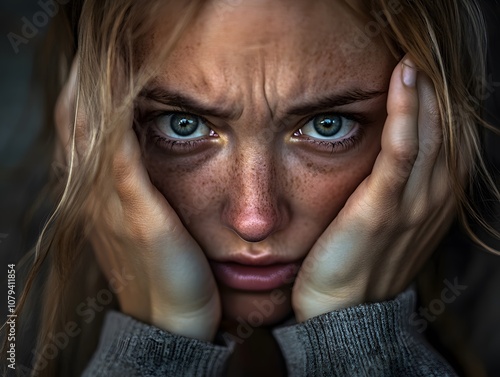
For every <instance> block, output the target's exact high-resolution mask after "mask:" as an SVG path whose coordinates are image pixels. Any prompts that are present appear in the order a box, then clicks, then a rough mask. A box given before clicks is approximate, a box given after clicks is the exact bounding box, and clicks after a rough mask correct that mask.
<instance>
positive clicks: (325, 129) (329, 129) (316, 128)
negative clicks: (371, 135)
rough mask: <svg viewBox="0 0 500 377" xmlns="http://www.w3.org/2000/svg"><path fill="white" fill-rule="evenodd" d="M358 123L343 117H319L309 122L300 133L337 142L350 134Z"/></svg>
mask: <svg viewBox="0 0 500 377" xmlns="http://www.w3.org/2000/svg"><path fill="white" fill-rule="evenodd" d="M356 123H357V122H356V121H354V120H351V119H347V118H346V117H343V116H341V115H336V114H323V115H317V116H315V117H314V118H312V119H311V120H310V121H309V122H307V123H306V124H305V125H304V126H303V127H302V128H301V129H300V130H299V133H300V134H304V135H307V136H310V137H312V138H315V139H320V140H337V139H342V138H343V137H344V136H346V135H347V134H349V133H350V132H351V131H352V130H353V129H354V127H355V126H356Z"/></svg>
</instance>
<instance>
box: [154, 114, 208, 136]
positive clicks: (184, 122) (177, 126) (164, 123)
mask: <svg viewBox="0 0 500 377" xmlns="http://www.w3.org/2000/svg"><path fill="white" fill-rule="evenodd" d="M153 124H154V125H155V126H156V128H157V130H158V131H159V132H161V133H162V134H163V135H165V136H167V137H168V138H170V139H175V140H191V139H198V138H202V137H205V136H209V135H210V128H209V127H208V126H207V125H206V124H205V122H204V120H203V119H202V118H201V117H199V116H196V115H192V114H189V113H176V112H172V113H164V114H162V115H159V116H158V117H156V118H155V119H154V120H153Z"/></svg>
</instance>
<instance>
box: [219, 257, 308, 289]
mask: <svg viewBox="0 0 500 377" xmlns="http://www.w3.org/2000/svg"><path fill="white" fill-rule="evenodd" d="M210 265H211V266H212V271H213V273H214V275H215V278H216V279H217V280H218V281H219V282H221V283H223V284H224V285H226V286H228V287H230V288H234V289H240V290H245V291H268V290H271V289H275V288H279V287H282V286H283V285H287V284H290V283H292V282H293V279H294V277H295V275H296V274H297V271H298V270H299V267H300V263H286V264H272V265H268V266H249V265H245V264H239V263H232V262H227V263H220V262H211V263H210Z"/></svg>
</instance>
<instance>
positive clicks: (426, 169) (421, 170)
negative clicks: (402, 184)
mask: <svg viewBox="0 0 500 377" xmlns="http://www.w3.org/2000/svg"><path fill="white" fill-rule="evenodd" d="M418 98H419V103H420V107H419V114H418V139H419V151H418V156H417V159H416V161H415V164H414V166H413V171H412V174H411V176H410V178H409V181H408V185H407V186H410V187H418V186H421V185H422V184H428V183H429V182H430V181H431V178H432V173H433V170H434V168H435V166H436V164H438V163H439V162H438V158H441V159H442V158H443V154H442V153H440V151H441V147H442V142H443V132H442V129H441V117H440V113H439V108H438V102H437V96H436V92H435V89H434V85H433V84H432V82H431V80H430V78H429V77H428V76H427V75H425V74H422V73H421V74H420V75H419V78H418Z"/></svg>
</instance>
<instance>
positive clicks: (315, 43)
mask: <svg viewBox="0 0 500 377" xmlns="http://www.w3.org/2000/svg"><path fill="white" fill-rule="evenodd" d="M68 14H72V16H73V18H70V17H68V16H67V15H68ZM64 15H66V21H67V22H68V23H69V25H71V27H70V29H71V30H72V31H73V32H74V38H75V41H76V42H75V45H74V46H72V48H71V47H67V48H66V50H63V49H61V50H62V51H61V52H59V55H57V56H63V57H64V58H65V59H66V61H67V64H66V65H64V64H62V66H61V67H60V69H59V72H60V73H62V74H64V72H65V70H64V67H66V68H67V71H66V72H69V74H68V75H67V76H68V80H67V82H66V84H65V86H64V89H63V90H62V92H61V94H60V95H59V99H58V102H57V106H56V107H55V109H56V112H55V114H56V122H55V123H56V130H57V136H58V138H57V140H58V142H57V147H56V160H57V161H58V162H59V163H60V164H63V165H64V166H67V169H66V170H65V171H63V175H62V178H63V179H60V181H59V182H61V183H62V186H63V188H62V190H61V191H59V192H60V193H61V197H60V200H59V202H58V205H57V207H56V209H55V211H54V213H53V215H52V217H51V219H50V221H49V223H48V225H47V226H46V227H45V229H44V232H43V233H42V235H41V237H40V243H39V244H38V247H37V251H38V253H37V262H36V264H35V268H34V271H33V275H32V277H34V276H35V275H36V273H37V270H39V269H40V266H41V265H42V262H43V260H44V259H45V256H47V255H50V263H51V266H52V270H51V274H50V279H49V281H47V298H46V300H47V301H46V303H45V307H46V308H47V310H46V312H45V314H44V315H45V316H44V321H43V324H44V325H43V327H42V331H41V333H40V344H39V346H38V349H37V351H36V363H35V365H34V370H35V371H36V372H38V373H39V375H74V374H75V373H80V372H81V371H84V372H83V375H85V376H98V375H105V376H108V375H109V376H114V375H119V374H121V375H130V376H132V375H134V376H135V375H137V376H139V375H148V376H149V375H164V374H167V375H176V376H178V375H221V374H223V373H227V374H228V375H238V376H242V375H245V374H244V373H245V371H251V372H248V373H249V375H262V374H263V373H264V372H263V371H266V372H267V373H268V374H269V375H279V373H285V370H286V371H287V372H288V375H297V376H302V375H363V376H364V375H380V376H382V375H384V376H388V375H425V376H430V375H436V376H438V375H439V376H441V375H454V374H455V372H454V371H453V368H452V367H451V366H450V365H449V364H448V363H447V362H446V361H444V359H443V358H442V357H440V356H439V355H438V354H437V353H436V352H435V351H434V350H433V349H432V348H431V347H430V346H429V345H428V344H427V343H426V342H425V340H423V338H421V337H420V336H419V334H418V331H417V329H416V326H415V324H412V322H411V320H410V318H413V317H411V314H412V311H413V310H414V305H415V291H414V287H412V285H411V283H412V281H413V280H414V278H415V277H416V275H417V274H418V272H419V271H420V269H421V267H422V265H423V264H424V262H425V261H426V260H428V258H429V256H430V255H431V254H432V252H433V251H434V250H435V249H436V247H437V245H438V243H439V241H440V240H441V239H442V238H443V236H444V235H445V234H446V232H447V230H448V228H449V227H450V224H451V223H452V221H453V220H454V219H455V218H457V217H459V218H460V219H462V220H463V223H464V225H465V229H466V230H469V228H468V227H467V223H466V222H465V219H466V215H472V216H473V217H474V218H475V219H478V220H479V221H481V217H480V216H479V215H478V214H477V213H476V212H475V211H474V208H473V207H472V205H471V203H470V200H469V199H468V197H469V196H468V195H469V194H470V183H471V181H472V178H473V177H477V176H478V175H479V176H480V177H483V178H484V180H485V181H486V182H487V184H489V185H490V189H491V190H492V191H493V192H494V194H495V195H497V198H498V197H499V195H498V191H496V188H495V187H494V185H493V184H492V181H491V178H490V176H489V175H488V173H487V171H486V170H485V168H484V164H483V163H482V157H481V149H480V143H479V135H480V131H481V127H482V126H483V125H482V123H481V119H480V117H479V107H478V105H479V103H478V101H477V99H478V98H480V95H481V90H482V87H481V84H482V77H483V75H484V71H483V70H484V51H483V49H482V48H483V47H482V46H483V45H484V40H483V33H484V25H483V24H482V19H481V16H480V13H479V10H478V8H477V5H476V4H475V2H474V1H472V0H462V1H460V2H456V1H451V0H450V1H440V2H438V4H434V2H430V1H412V2H408V1H396V0H391V1H383V0H380V1H373V2H368V1H367V2H362V1H341V0H317V1H308V2H305V1H302V2H301V1H297V2H289V1H270V0H269V1H264V0H262V1H257V2H246V1H231V2H228V1H212V2H201V1H189V2H174V1H171V2H159V1H147V2H140V3H139V2H132V1H125V0H122V1H113V2H102V1H91V0H87V1H81V2H78V1H77V2H74V3H73V4H71V5H70V6H68V8H67V9H66V13H65V14H64ZM64 15H63V16H64ZM63 18H64V17H63ZM77 36H78V37H77ZM76 38H77V40H76ZM70 65H71V67H70ZM60 178H61V177H60ZM484 225H485V226H487V225H486V224H484ZM471 235H472V236H473V237H474V235H473V234H471ZM478 241H479V240H478ZM479 242H480V241H479ZM483 246H485V247H487V246H486V245H483ZM492 251H493V250H492ZM102 275H104V277H105V280H106V282H107V284H106V285H104V286H98V284H99V282H100V280H99V279H100V277H101V276H102ZM82 282H83V283H84V284H82ZM96 286H98V287H97V288H96ZM83 287H84V288H85V289H82V288H83ZM112 294H114V295H115V297H116V299H115V298H114V297H113V295H112ZM110 303H114V304H117V305H118V307H117V308H116V309H117V310H115V311H109V313H108V314H107V315H106V318H105V320H104V323H103V324H102V326H101V323H100V320H99V318H102V315H103V314H104V312H105V310H104V307H105V306H106V305H108V304H110ZM262 329H270V330H272V334H271V333H269V331H267V332H266V331H265V330H262ZM99 330H100V331H101V333H100V341H99V344H98V345H97V346H96V341H95V339H96V338H93V336H94V335H95V336H96V335H98V332H99ZM58 336H59V337H58ZM63 338H64V339H67V342H66V343H65V342H62V341H59V342H56V340H55V339H63ZM89 339H90V340H89ZM276 341H277V343H278V345H279V350H278V347H277V346H276V345H275V343H274V342H276ZM61 344H64V347H63V346H61ZM255 347H257V348H262V349H265V352H262V354H261V353H259V350H256V349H255ZM264 353H265V354H266V355H268V357H269V359H265V360H262V357H263V354H264ZM92 354H93V356H92V358H91V359H90V355H92ZM75 355H77V356H75ZM269 355H271V356H269ZM281 355H282V356H283V358H284V360H285V362H284V364H282V363H280V358H281ZM89 359H90V360H89ZM259 361H261V362H262V364H264V365H263V366H262V368H263V369H259V368H261V367H259ZM272 362H274V364H270V363H272ZM252 368H254V369H252ZM252 373H253V374H252Z"/></svg>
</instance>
